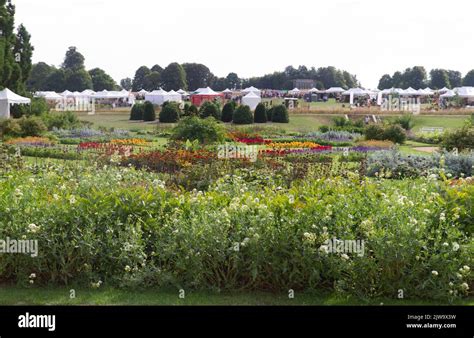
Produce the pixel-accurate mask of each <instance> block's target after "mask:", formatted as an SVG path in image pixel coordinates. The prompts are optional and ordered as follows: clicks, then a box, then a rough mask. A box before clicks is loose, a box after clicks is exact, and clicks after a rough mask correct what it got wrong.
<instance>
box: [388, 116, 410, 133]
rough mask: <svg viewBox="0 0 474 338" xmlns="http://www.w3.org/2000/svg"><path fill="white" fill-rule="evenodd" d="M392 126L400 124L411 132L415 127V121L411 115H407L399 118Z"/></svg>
mask: <svg viewBox="0 0 474 338" xmlns="http://www.w3.org/2000/svg"><path fill="white" fill-rule="evenodd" d="M392 124H399V125H400V126H401V127H402V128H403V129H405V130H411V129H412V128H413V126H414V125H415V122H414V121H413V116H412V115H410V114H405V115H403V116H399V117H397V118H396V119H395V120H393V121H392Z"/></svg>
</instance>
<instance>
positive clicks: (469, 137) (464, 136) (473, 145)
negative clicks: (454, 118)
mask: <svg viewBox="0 0 474 338" xmlns="http://www.w3.org/2000/svg"><path fill="white" fill-rule="evenodd" d="M442 145H443V148H445V149H446V150H449V151H451V150H453V149H454V148H457V149H458V150H459V151H463V150H465V149H474V127H469V126H464V127H463V128H461V129H456V130H454V131H452V132H446V133H445V134H444V135H443V137H442Z"/></svg>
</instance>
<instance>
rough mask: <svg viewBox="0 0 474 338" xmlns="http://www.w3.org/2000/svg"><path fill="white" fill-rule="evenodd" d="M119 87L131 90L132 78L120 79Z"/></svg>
mask: <svg viewBox="0 0 474 338" xmlns="http://www.w3.org/2000/svg"><path fill="white" fill-rule="evenodd" d="M120 87H122V88H123V89H125V90H132V79H131V78H129V77H126V78H125V79H122V80H120Z"/></svg>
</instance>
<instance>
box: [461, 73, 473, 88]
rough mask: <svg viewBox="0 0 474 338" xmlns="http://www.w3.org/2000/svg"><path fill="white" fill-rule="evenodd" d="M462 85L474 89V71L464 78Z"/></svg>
mask: <svg viewBox="0 0 474 338" xmlns="http://www.w3.org/2000/svg"><path fill="white" fill-rule="evenodd" d="M462 85H463V86H469V87H474V69H473V70H471V71H470V72H468V73H467V74H466V76H464V79H463V80H462Z"/></svg>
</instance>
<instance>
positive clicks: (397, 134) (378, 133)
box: [364, 124, 407, 144]
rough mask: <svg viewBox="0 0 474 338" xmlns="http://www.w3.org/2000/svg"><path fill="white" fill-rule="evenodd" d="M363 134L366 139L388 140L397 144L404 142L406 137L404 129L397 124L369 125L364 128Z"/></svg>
mask: <svg viewBox="0 0 474 338" xmlns="http://www.w3.org/2000/svg"><path fill="white" fill-rule="evenodd" d="M364 134H365V138H366V139H367V140H381V141H383V140H388V141H392V142H393V143H398V144H403V143H405V140H406V137H407V136H406V132H405V130H404V129H403V128H402V127H400V125H398V124H392V125H389V126H381V125H370V126H367V127H366V128H365V132H364Z"/></svg>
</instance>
